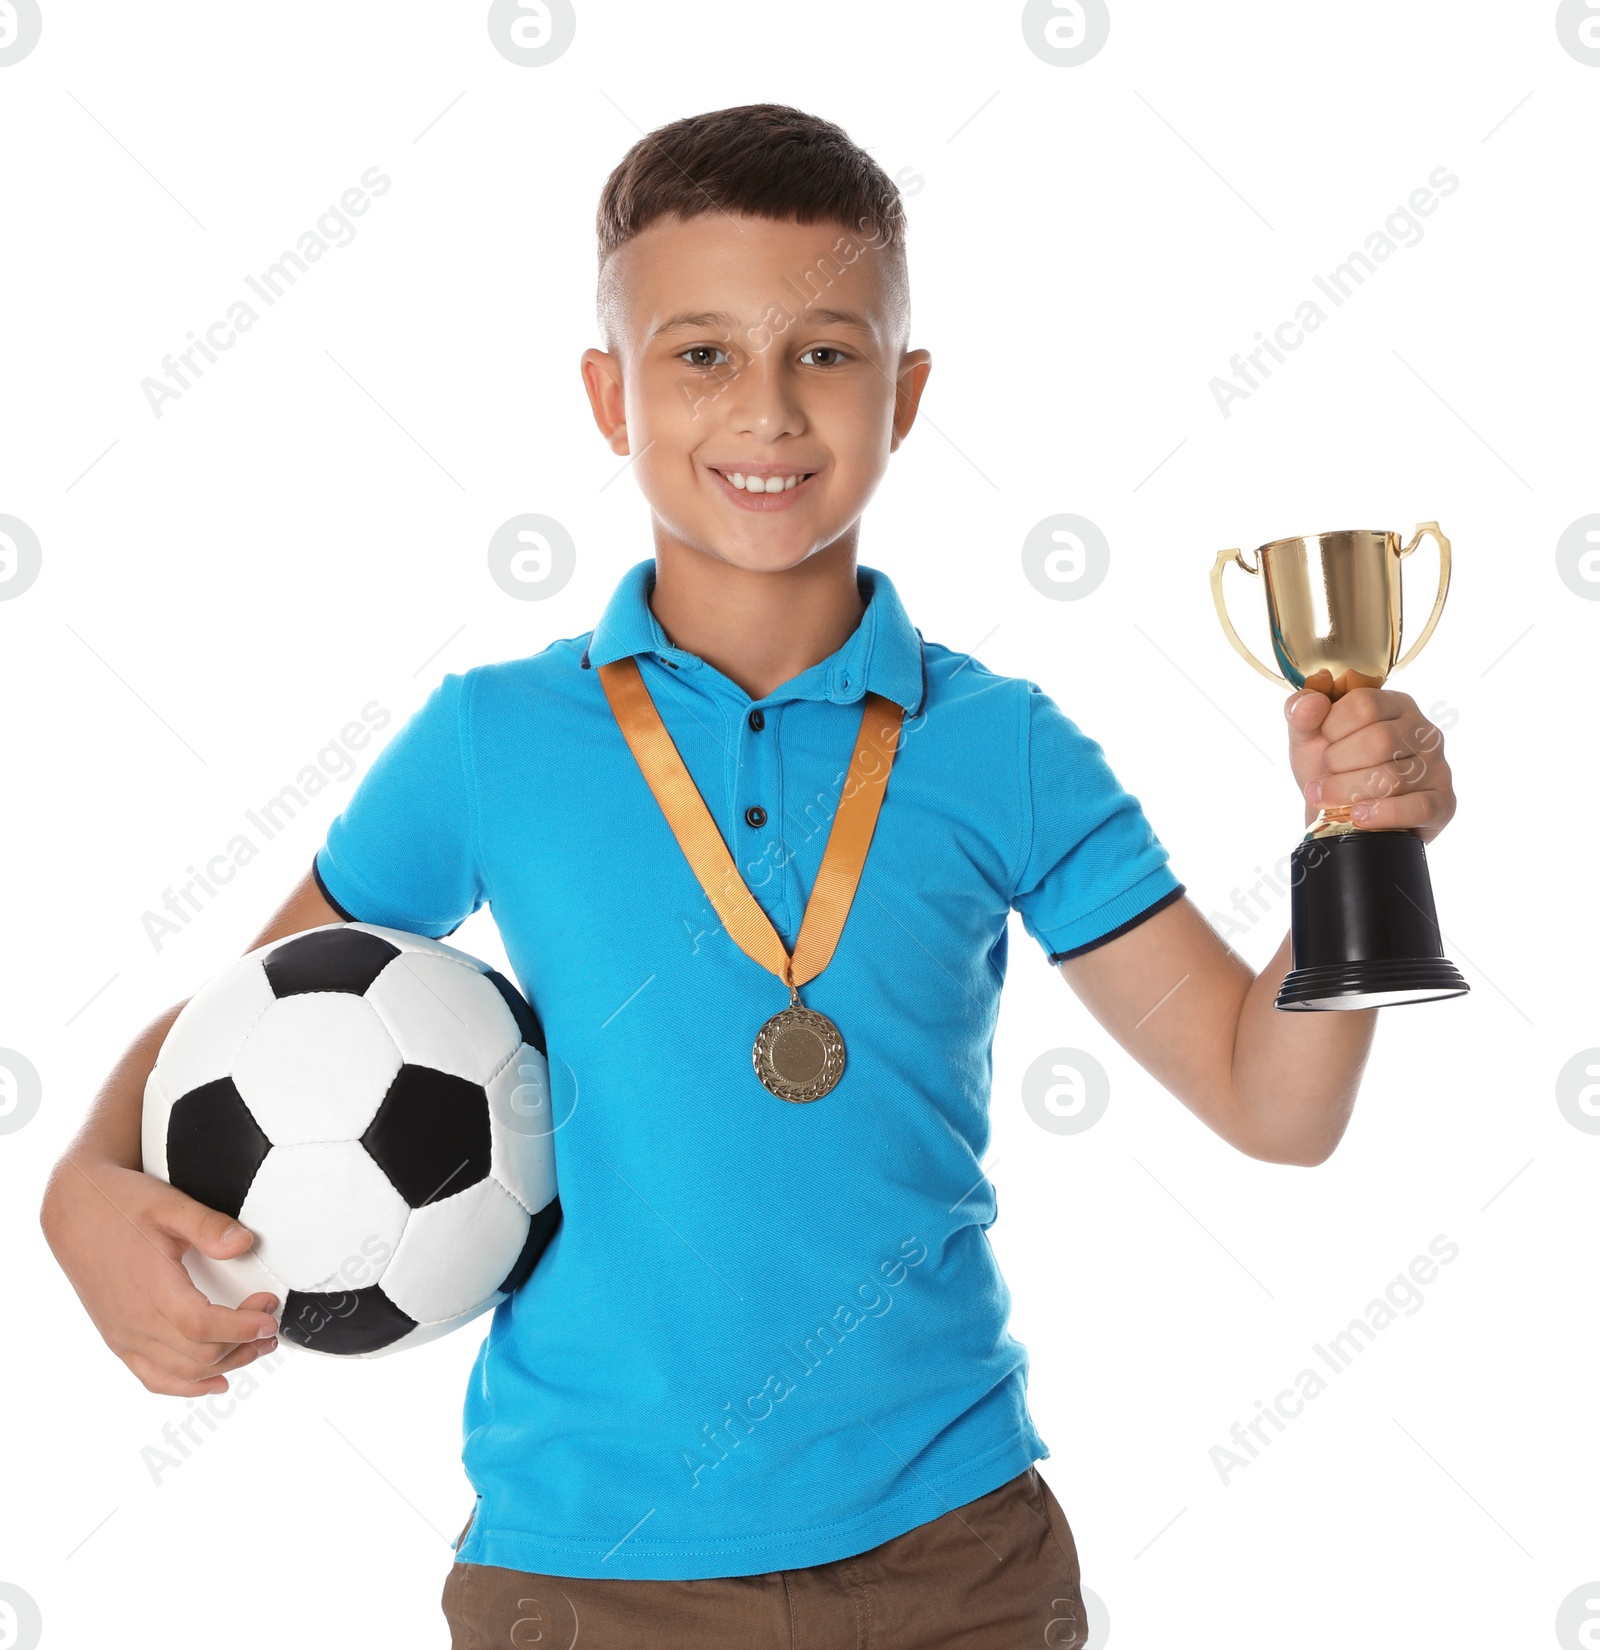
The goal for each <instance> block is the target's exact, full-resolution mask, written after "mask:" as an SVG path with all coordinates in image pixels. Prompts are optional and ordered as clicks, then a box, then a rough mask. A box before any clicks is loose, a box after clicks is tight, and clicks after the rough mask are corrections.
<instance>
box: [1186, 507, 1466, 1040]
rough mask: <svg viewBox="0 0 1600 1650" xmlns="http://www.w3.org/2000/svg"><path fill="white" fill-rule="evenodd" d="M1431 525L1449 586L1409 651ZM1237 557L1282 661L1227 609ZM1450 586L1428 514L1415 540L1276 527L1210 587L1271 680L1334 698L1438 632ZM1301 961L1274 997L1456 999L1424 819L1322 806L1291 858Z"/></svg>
mask: <svg viewBox="0 0 1600 1650" xmlns="http://www.w3.org/2000/svg"><path fill="white" fill-rule="evenodd" d="M1424 534H1428V535H1430V536H1431V537H1432V538H1433V540H1434V542H1435V543H1436V544H1437V545H1438V547H1439V594H1438V595H1437V596H1436V597H1435V598H1434V603H1433V611H1432V613H1430V614H1429V615H1428V622H1427V623H1426V624H1425V625H1424V626H1423V627H1422V634H1421V635H1420V636H1418V637H1417V639H1416V641H1415V642H1413V643H1412V644H1411V647H1410V649H1409V650H1408V651H1407V652H1406V653H1405V654H1404V656H1402V655H1401V653H1400V626H1401V603H1400V563H1401V562H1402V561H1403V560H1404V559H1405V558H1406V557H1407V556H1409V555H1410V554H1411V552H1412V551H1413V550H1415V549H1416V547H1417V545H1418V544H1419V543H1420V542H1421V540H1422V537H1423V535H1424ZM1229 562H1236V563H1237V564H1238V565H1239V566H1240V567H1242V568H1243V569H1244V570H1245V572H1246V573H1249V574H1251V575H1252V576H1259V577H1260V580H1261V584H1262V587H1263V589H1264V590H1265V591H1266V597H1267V622H1268V624H1269V626H1270V627H1271V634H1272V651H1273V653H1274V654H1275V655H1276V657H1277V661H1278V665H1279V669H1280V670H1281V671H1282V674H1281V675H1280V674H1279V673H1278V671H1273V670H1269V669H1268V668H1267V667H1266V666H1265V665H1264V664H1262V662H1261V661H1260V660H1259V659H1258V658H1256V656H1255V654H1253V653H1252V652H1251V651H1250V649H1249V648H1247V647H1246V646H1245V645H1244V643H1243V642H1241V641H1240V640H1239V636H1238V633H1237V632H1236V631H1235V630H1234V628H1233V621H1232V620H1231V619H1230V618H1229V617H1228V607H1227V601H1226V599H1225V597H1224V596H1223V591H1222V573H1223V569H1224V568H1225V567H1227V565H1228V563H1229ZM1449 588H1450V541H1449V539H1447V538H1446V537H1445V536H1444V534H1443V533H1441V532H1440V531H1439V524H1438V522H1436V521H1426V522H1423V523H1422V525H1421V526H1420V527H1418V528H1417V530H1416V532H1415V533H1414V534H1413V535H1412V539H1411V542H1410V543H1409V544H1408V545H1406V546H1405V548H1404V549H1402V548H1401V546H1400V535H1399V534H1398V533H1362V532H1350V533H1318V534H1315V535H1314V536H1312V537H1310V538H1298V539H1276V540H1274V541H1273V542H1272V543H1271V544H1264V545H1262V546H1261V548H1260V549H1259V550H1257V551H1256V563H1255V566H1253V567H1252V566H1251V565H1250V563H1249V562H1247V561H1246V560H1245V558H1244V555H1243V553H1242V552H1241V551H1239V550H1224V551H1222V552H1220V553H1219V554H1218V556H1217V559H1216V561H1215V563H1214V564H1213V565H1212V568H1211V594H1212V598H1213V599H1214V600H1215V602H1216V604H1217V617H1218V618H1219V619H1221V621H1222V628H1223V630H1224V631H1225V632H1226V633H1227V637H1228V640H1229V641H1230V642H1232V643H1233V645H1234V647H1235V648H1236V649H1238V651H1239V654H1240V656H1241V657H1243V658H1245V659H1248V660H1249V661H1250V663H1251V665H1252V666H1254V668H1255V669H1256V670H1258V671H1260V672H1261V674H1262V675H1263V676H1265V677H1266V678H1267V680H1268V681H1271V682H1277V683H1279V684H1280V685H1281V686H1283V687H1286V688H1291V689H1299V688H1303V687H1309V688H1312V689H1315V690H1317V691H1320V692H1322V693H1326V694H1327V695H1328V696H1329V697H1330V698H1332V699H1338V698H1340V697H1341V696H1342V695H1343V694H1346V693H1348V692H1349V691H1350V689H1351V688H1357V687H1380V686H1382V684H1383V682H1384V680H1385V679H1386V678H1387V677H1388V675H1389V673H1390V672H1391V671H1393V670H1398V669H1400V668H1401V666H1403V665H1407V664H1409V663H1410V662H1411V661H1412V660H1413V659H1414V658H1416V656H1417V654H1418V653H1420V652H1421V651H1422V648H1423V645H1424V644H1425V643H1426V642H1427V640H1428V638H1429V637H1430V636H1431V635H1432V634H1433V627H1434V626H1435V625H1436V624H1437V623H1438V622H1439V614H1440V613H1441V612H1442V611H1443V609H1444V598H1445V593H1446V591H1448V589H1449ZM1290 865H1291V875H1290V882H1291V885H1292V886H1291V890H1290V933H1291V940H1292V944H1293V950H1294V966H1293V968H1292V969H1291V971H1290V972H1289V973H1288V974H1286V975H1285V976H1284V980H1283V984H1282V986H1281V987H1280V989H1279V991H1278V996H1277V1003H1276V1006H1277V1007H1279V1008H1284V1009H1348V1008H1384V1007H1387V1006H1389V1005H1391V1004H1395V1003H1422V1002H1428V1001H1431V1000H1432V999H1434V998H1438V997H1459V996H1461V995H1463V994H1464V993H1465V992H1466V991H1467V990H1468V989H1469V987H1468V985H1467V982H1466V981H1465V980H1464V979H1462V977H1461V975H1460V973H1459V972H1458V970H1457V969H1456V967H1455V965H1454V964H1453V963H1451V962H1450V961H1448V960H1447V959H1446V957H1445V955H1444V951H1443V948H1442V947H1441V945H1440V943H1439V921H1438V918H1437V917H1436V916H1435V914H1434V907H1433V887H1432V884H1431V883H1430V881H1429V879H1428V862H1427V859H1426V858H1425V856H1424V854H1423V851H1422V841H1421V839H1420V838H1419V837H1418V836H1417V835H1416V833H1415V832H1414V831H1409V830H1402V831H1382V830H1370V829H1365V828H1358V827H1356V826H1355V825H1353V824H1352V823H1351V821H1350V810H1349V808H1347V807H1333V808H1323V809H1322V810H1321V812H1320V813H1318V815H1317V817H1316V819H1315V820H1314V821H1313V822H1312V824H1311V827H1310V829H1309V830H1308V831H1307V832H1306V835H1305V838H1304V840H1303V841H1301V842H1300V843H1299V844H1298V845H1297V846H1296V848H1295V850H1294V852H1293V854H1292V855H1291V856H1290Z"/></svg>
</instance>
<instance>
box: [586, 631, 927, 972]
mask: <svg viewBox="0 0 1600 1650" xmlns="http://www.w3.org/2000/svg"><path fill="white" fill-rule="evenodd" d="M599 676H600V685H601V687H602V688H604V689H605V695H606V698H607V700H608V701H609V702H610V705H611V711H612V714H613V715H614V716H615V717H616V719H617V725H618V727H620V728H621V729H622V736H623V738H624V739H626V740H627V742H628V748H629V749H630V750H631V751H632V752H633V754H634V759H635V760H636V761H637V762H638V764H639V770H640V772H641V773H642V774H643V775H644V778H645V783H646V784H647V785H649V787H650V790H651V793H652V795H654V797H655V799H656V801H657V802H658V803H660V805H661V811H662V813H663V814H665V815H666V820H667V824H668V825H669V826H671V828H672V834H673V835H674V836H675V837H676V838H677V839H678V846H679V847H680V848H681V849H682V850H683V856H684V858H685V859H687V860H688V862H689V866H690V869H692V870H693V872H694V874H695V876H696V878H697V879H698V880H699V883H700V886H701V887H702V888H703V889H704V890H705V892H706V898H707V899H709V900H710V901H711V904H712V906H713V907H714V908H715V910H716V913H717V915H718V916H719V917H720V918H721V919H722V925H723V927H724V928H726V929H727V931H728V936H729V938H730V939H732V941H733V942H734V944H735V945H737V946H738V947H739V949H740V950H741V951H743V952H744V954H745V955H746V956H747V957H749V958H751V960H752V961H754V962H758V963H760V965H761V966H762V967H763V968H765V969H768V970H770V971H771V972H772V973H774V974H776V975H777V976H778V978H779V979H780V980H782V981H783V982H784V983H785V984H786V985H787V986H789V987H790V989H791V991H792V990H793V989H794V988H795V987H796V986H801V985H804V984H805V982H806V981H807V980H812V979H815V978H816V977H817V975H818V974H820V973H821V972H822V971H823V969H824V968H826V967H827V966H828V963H829V961H830V960H831V959H832V957H833V952H834V947H835V946H837V945H838V943H839V935H840V934H841V933H842V932H843V931H844V921H845V918H846V917H847V916H848V915H849V913H850V906H851V902H852V901H853V900H854V899H855V896H856V887H857V885H858V884H859V883H860V881H861V871H862V867H863V866H864V865H865V864H866V860H867V850H868V848H870V847H871V845H872V833H873V830H874V828H875V827H876V825H877V823H878V809H879V808H880V807H881V806H882V804H883V793H884V791H885V789H886V788H887V787H888V783H889V769H890V767H891V766H892V764H893V762H894V757H895V751H896V750H897V749H898V747H899V743H900V731H901V724H902V722H903V721H904V719H905V711H904V709H903V708H902V707H901V706H899V705H897V704H895V702H894V701H893V700H892V699H886V698H884V696H883V695H882V694H881V693H870V692H869V693H868V694H867V695H866V702H865V705H864V706H863V709H862V712H861V728H860V731H859V733H858V734H857V735H856V744H855V753H854V755H853V756H852V757H851V759H850V768H849V771H848V773H847V775H846V778H845V783H844V790H843V794H842V795H841V796H840V799H839V808H838V811H837V812H836V813H835V814H834V816H833V824H832V826H831V827H830V829H829V831H828V845H827V847H826V848H825V849H824V850H823V854H822V864H821V866H820V867H819V868H818V870H817V877H816V881H815V882H814V883H813V884H812V886H811V896H810V898H809V899H808V900H807V901H806V911H805V916H804V918H803V919H802V921H801V923H800V937H799V939H798V940H796V941H795V947H794V954H793V956H791V955H790V954H789V953H788V952H787V951H786V950H785V949H784V945H783V941H782V940H781V939H779V937H778V931H777V929H775V928H774V927H773V926H772V923H771V921H770V920H769V919H768V917H767V914H766V912H765V911H763V910H762V909H761V907H760V905H759V904H757V902H756V898H755V895H754V894H752V893H751V892H750V890H749V888H748V887H747V886H746V884H745V880H744V878H743V877H742V876H740V875H739V868H738V866H736V865H735V864H734V862H733V855H732V854H730V853H729V852H728V846H727V844H726V843H725V842H724V841H723V840H722V833H721V832H720V831H719V830H718V829H717V824H716V821H715V820H714V819H712V817H711V813H710V810H709V809H708V808H707V807H706V805H705V799H704V798H703V797H702V796H701V795H700V792H699V790H698V789H697V787H696V786H695V782H694V780H693V779H692V778H691V777H690V775H689V770H688V768H686V767H685V766H684V762H683V757H682V756H681V755H679V753H678V747H677V746H676V745H675V744H674V743H673V742H672V735H671V734H670V733H668V732H667V729H666V726H665V724H664V723H663V722H662V720H661V713H660V712H659V711H658V710H657V709H656V705H655V701H654V700H653V699H652V698H651V697H650V690H649V689H648V688H647V687H646V686H645V684H644V677H643V676H642V675H641V674H640V672H639V665H638V662H637V661H636V660H635V659H633V658H632V657H629V658H625V659H617V660H614V661H613V662H612V663H611V664H607V665H601V666H600V667H599Z"/></svg>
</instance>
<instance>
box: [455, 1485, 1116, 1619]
mask: <svg viewBox="0 0 1600 1650" xmlns="http://www.w3.org/2000/svg"><path fill="white" fill-rule="evenodd" d="M443 1604H444V1613H445V1619H446V1620H447V1621H448V1622H449V1623H450V1643H451V1646H452V1650H574V1647H575V1646H576V1647H577V1650H1011V1647H1012V1646H1016V1647H1017V1650H1023V1647H1027V1650H1081V1646H1083V1645H1085V1644H1086V1643H1087V1642H1088V1630H1087V1627H1086V1625H1085V1619H1084V1611H1083V1597H1082V1594H1081V1592H1080V1591H1079V1578H1078V1550H1077V1547H1076V1545H1075V1544H1074V1542H1073V1539H1072V1531H1071V1530H1070V1529H1069V1528H1068V1527H1067V1520H1066V1516H1065V1514H1064V1513H1063V1512H1062V1511H1061V1507H1060V1505H1059V1503H1058V1502H1057V1501H1056V1498H1055V1496H1054V1495H1052V1494H1051V1492H1050V1486H1049V1485H1048V1484H1047V1483H1045V1481H1044V1479H1043V1478H1041V1477H1040V1476H1039V1474H1038V1472H1037V1471H1036V1470H1035V1469H1034V1468H1033V1467H1031V1466H1030V1467H1029V1468H1028V1470H1027V1471H1026V1472H1023V1473H1019V1474H1018V1475H1017V1477H1015V1478H1013V1479H1011V1480H1010V1482H1009V1483H1005V1484H1002V1485H1001V1486H1000V1488H999V1489H997V1490H991V1491H990V1492H989V1493H988V1494H987V1495H981V1496H979V1497H978V1499H977V1500H976V1501H969V1502H967V1503H966V1505H965V1506H961V1507H956V1508H953V1509H952V1510H951V1511H949V1512H947V1513H944V1514H943V1515H942V1516H940V1517H938V1518H935V1519H933V1520H932V1521H931V1522H930V1523H927V1524H919V1525H918V1526H917V1527H916V1528H915V1529H912V1530H907V1531H906V1532H905V1534H904V1535H897V1536H895V1537H894V1538H893V1539H892V1540H889V1541H885V1542H883V1543H882V1545H880V1546H877V1547H873V1548H872V1549H871V1550H870V1551H868V1552H864V1553H856V1554H855V1555H853V1556H852V1557H850V1558H839V1559H834V1560H833V1561H832V1562H831V1563H827V1564H816V1565H812V1566H811V1567H810V1568H808V1569H804V1570H774V1571H771V1572H770V1573H768V1574H766V1575H753V1576H717V1577H713V1578H709V1579H707V1580H703V1581H636V1580H628V1579H625V1578H612V1579H602V1580H589V1579H585V1578H581V1577H570V1576H546V1575H536V1574H534V1573H532V1572H531V1571H528V1570H502V1569H497V1568H495V1567H493V1566H491V1565H486V1564H461V1563H457V1564H455V1565H453V1566H452V1567H451V1570H450V1574H449V1577H448V1579H447V1580H446V1581H445V1587H444V1600H443Z"/></svg>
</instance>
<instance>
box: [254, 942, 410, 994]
mask: <svg viewBox="0 0 1600 1650" xmlns="http://www.w3.org/2000/svg"><path fill="white" fill-rule="evenodd" d="M399 955H400V948H399V947H398V946H395V945H391V944H390V943H389V942H388V940H385V939H380V938H379V937H378V936H377V935H376V934H368V933H366V932H365V931H364V930H362V929H360V928H319V929H317V930H316V931H315V932H314V933H310V934H300V935H298V936H296V938H294V939H292V940H287V941H285V942H284V943H283V944H282V945H280V946H279V947H278V948H277V950H276V951H272V952H269V953H268V954H267V956H266V957H265V958H263V960H262V964H261V966H262V967H263V968H264V969H265V970H266V975H267V984H268V985H270V986H271V987H272V994H273V996H274V997H296V996H299V995H300V994H301V993H302V992H305V991H348V992H350V993H351V994H352V995H353V996H356V997H359V996H361V995H362V994H363V993H364V992H365V991H366V989H367V987H368V986H369V985H371V984H372V982H373V981H374V980H375V979H377V977H378V976H379V975H380V974H381V973H382V972H383V970H384V969H385V968H386V967H387V966H388V965H389V964H390V963H391V962H393V961H394V959H395V958H396V957H398V956H399Z"/></svg>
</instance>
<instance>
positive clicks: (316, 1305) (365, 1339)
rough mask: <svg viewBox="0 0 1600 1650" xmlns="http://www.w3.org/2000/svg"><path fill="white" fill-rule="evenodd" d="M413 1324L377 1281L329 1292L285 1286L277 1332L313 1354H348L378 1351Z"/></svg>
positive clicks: (392, 1342) (407, 1314)
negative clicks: (363, 1287) (281, 1315)
mask: <svg viewBox="0 0 1600 1650" xmlns="http://www.w3.org/2000/svg"><path fill="white" fill-rule="evenodd" d="M416 1327H417V1320H416V1319H415V1318H413V1317H411V1316H410V1314H409V1313H405V1312H402V1311H401V1310H400V1308H399V1307H398V1306H396V1305H395V1303H394V1302H393V1301H392V1300H390V1299H389V1297H388V1296H387V1295H386V1294H384V1292H383V1290H382V1289H381V1288H380V1287H379V1286H378V1285H377V1284H371V1285H369V1286H368V1287H367V1288H365V1289H345V1290H341V1291H339V1292H337V1293H328V1294H319V1293H317V1292H316V1291H314V1290H309V1289H291V1290H289V1291H288V1293H287V1294H286V1295H285V1296H284V1298H283V1318H282V1321H281V1322H280V1323H279V1325H278V1334H279V1335H280V1336H281V1337H282V1338H283V1339H284V1340H286V1341H293V1342H294V1343H295V1344H296V1345H297V1346H305V1347H309V1348H310V1349H311V1350H312V1351H313V1352H331V1353H335V1354H337V1355H339V1356H341V1357H346V1358H349V1357H356V1356H359V1355H360V1354H361V1353H363V1352H381V1351H382V1350H383V1348H384V1347H386V1346H393V1345H394V1343H395V1342H396V1341H397V1340H399V1339H400V1337H401V1336H402V1335H405V1334H408V1333H409V1332H410V1331H411V1330H413V1329H415V1328H416Z"/></svg>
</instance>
